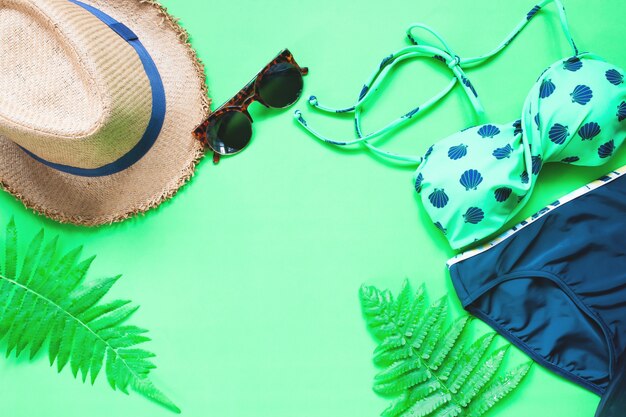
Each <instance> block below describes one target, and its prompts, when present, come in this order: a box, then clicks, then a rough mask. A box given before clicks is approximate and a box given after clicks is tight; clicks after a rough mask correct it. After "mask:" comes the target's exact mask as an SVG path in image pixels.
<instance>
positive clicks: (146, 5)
mask: <svg viewBox="0 0 626 417" xmlns="http://www.w3.org/2000/svg"><path fill="white" fill-rule="evenodd" d="M82 1H83V2H84V3H87V4H89V5H92V6H94V7H96V8H98V9H100V10H101V11H103V12H104V13H106V14H108V15H110V16H111V17H113V18H114V19H116V20H117V21H119V22H122V23H124V24H125V25H126V26H128V27H130V28H131V29H132V30H133V31H134V32H135V33H136V34H137V35H138V37H139V39H140V40H141V42H142V44H143V45H144V46H145V48H146V49H147V50H148V51H149V53H150V55H151V56H152V59H153V60H154V62H155V64H156V66H157V68H158V70H159V73H160V75H161V78H162V81H163V85H164V88H165V94H166V102H167V112H166V116H165V122H164V125H163V128H162V130H161V133H160V135H159V137H158V138H157V140H156V142H155V144H154V145H153V146H152V148H151V149H150V150H149V151H148V153H147V154H146V155H144V156H143V157H142V158H141V159H140V160H139V161H138V162H136V163H135V164H134V165H132V166H131V167H130V168H127V169H126V170H124V171H121V172H119V173H116V174H113V175H109V176H103V177H81V176H76V175H72V174H66V173H63V172H60V171H57V170H55V169H53V168H50V167H47V166H46V165H44V164H42V163H40V162H37V161H35V160H34V159H33V158H31V157H30V156H29V155H27V154H26V152H24V151H23V150H22V149H21V148H20V147H19V146H17V145H16V144H15V143H13V142H12V141H10V140H9V139H7V138H6V137H3V136H2V135H0V185H2V187H3V188H4V189H5V190H7V191H8V192H10V193H11V194H13V195H14V196H16V197H17V198H18V199H20V200H21V201H22V202H23V203H24V204H25V205H26V207H28V208H31V209H33V210H35V211H37V212H39V213H41V214H43V215H45V216H47V217H50V218H52V219H54V220H56V221H59V222H63V223H74V224H79V225H85V226H97V225H102V224H107V223H114V222H119V221H122V220H124V219H126V218H128V217H131V216H133V215H135V214H139V213H143V212H145V211H147V210H149V209H151V208H154V207H156V206H158V205H159V204H161V203H162V202H164V201H165V200H167V199H169V198H171V197H172V196H173V195H174V194H175V193H176V192H177V191H178V189H179V188H180V187H181V186H183V185H184V184H185V183H186V182H187V181H188V180H189V179H190V178H191V176H192V175H193V172H194V170H195V166H196V164H197V162H198V161H199V160H200V159H201V158H202V156H203V155H204V149H203V146H202V144H201V143H200V142H199V141H197V140H196V139H195V138H194V137H193V135H192V131H193V130H194V128H195V127H196V126H198V125H199V124H200V123H201V122H202V120H204V118H206V116H207V115H208V114H209V113H210V100H209V98H208V92H207V87H206V83H205V74H204V67H203V65H202V64H201V62H200V61H199V59H198V57H197V56H196V53H195V51H194V50H193V49H192V48H191V46H190V45H189V43H188V37H187V33H186V32H185V31H184V29H182V28H181V27H180V26H179V25H178V24H177V23H176V21H175V19H174V18H172V17H171V16H170V15H169V14H168V13H167V12H166V10H165V9H164V8H163V7H162V6H160V5H159V4H158V3H156V2H153V1H145V0H144V1H140V0H82Z"/></svg>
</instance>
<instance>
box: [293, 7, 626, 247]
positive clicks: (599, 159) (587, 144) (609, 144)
mask: <svg viewBox="0 0 626 417" xmlns="http://www.w3.org/2000/svg"><path fill="white" fill-rule="evenodd" d="M548 3H555V5H556V6H557V9H558V12H559V18H560V21H561V26H562V29H563V32H564V33H565V36H566V38H567V40H568V42H569V44H570V46H571V48H572V51H573V54H572V56H571V57H569V58H566V59H564V60H559V61H558V62H556V63H554V64H552V65H551V66H550V67H548V68H547V69H546V70H545V71H544V72H543V73H542V74H541V75H540V77H539V79H538V80H537V82H536V83H535V84H534V86H533V87H532V89H531V91H530V92H529V93H528V96H527V98H526V100H525V102H524V106H523V108H522V111H521V113H520V117H519V118H518V120H516V121H514V122H510V123H506V124H496V123H484V121H485V119H484V110H483V107H482V105H481V103H480V100H479V98H478V94H477V92H476V89H475V88H474V86H473V85H472V83H471V82H470V80H469V79H468V78H467V76H466V74H465V72H464V69H466V68H471V67H475V66H477V65H479V64H481V63H483V62H484V61H486V60H488V59H489V58H491V57H493V56H494V55H496V54H497V53H499V52H500V51H502V50H503V49H504V48H505V47H506V46H508V45H509V44H510V43H511V41H512V40H513V39H514V38H515V37H516V36H517V35H518V34H519V33H520V32H521V30H522V29H523V28H524V27H525V26H526V25H527V24H528V22H529V21H530V20H531V19H532V18H533V16H535V15H536V14H537V13H538V12H539V11H540V10H541V9H542V8H543V7H544V6H545V5H546V4H548ZM416 29H421V30H425V31H427V32H429V33H431V34H432V35H433V36H434V37H435V38H436V39H437V40H438V41H439V42H440V43H441V45H442V48H439V47H436V46H433V45H428V44H424V43H423V42H420V43H418V42H417V41H416V38H415V36H414V32H415V30H416ZM407 36H408V38H409V40H410V41H411V42H412V43H413V45H412V46H409V47H406V48H403V49H401V50H400V51H398V52H396V53H395V54H392V55H389V56H388V57H386V58H385V59H384V60H383V61H382V62H381V64H380V66H379V67H378V68H377V69H376V71H375V72H374V74H373V75H372V77H371V78H370V80H369V81H368V82H367V83H366V84H365V85H364V87H363V89H362V91H361V94H360V95H359V99H358V101H357V103H356V104H355V105H354V106H352V107H349V108H344V109H331V108H329V107H324V106H321V105H320V104H319V102H318V100H317V98H316V97H315V96H312V97H311V98H310V99H309V104H311V105H312V106H313V107H315V108H317V109H319V110H322V111H326V112H332V113H346V112H352V113H354V115H355V127H356V129H355V130H356V135H357V136H358V138H357V139H354V140H346V141H337V140H333V139H331V138H328V137H325V136H323V135H321V134H320V133H318V132H317V131H315V130H314V129H313V128H311V126H310V125H309V124H308V123H307V121H306V120H305V119H304V117H303V115H302V113H301V112H300V111H296V113H295V118H296V120H298V122H299V123H300V125H302V126H303V127H304V128H305V129H307V130H308V131H309V132H310V133H311V134H312V135H313V136H314V137H316V138H317V139H319V140H321V141H324V142H326V143H330V144H333V145H338V146H345V145H352V144H362V145H364V146H365V147H367V148H368V149H370V150H371V151H373V152H375V153H377V154H379V155H381V156H384V157H387V158H391V159H394V160H397V161H402V162H405V163H414V164H418V165H419V167H418V169H417V171H416V173H415V176H414V184H415V189H416V191H417V192H418V193H420V195H421V200H422V202H423V207H424V209H425V210H426V211H427V212H428V214H429V216H430V218H431V220H432V221H433V223H434V224H435V226H436V227H437V228H438V229H439V230H440V231H441V232H442V233H443V234H444V235H445V236H446V238H447V239H448V241H449V242H450V245H451V246H452V247H453V248H454V249H459V248H462V247H465V246H468V245H471V244H473V243H474V242H476V241H477V240H480V239H483V238H485V237H487V236H489V235H491V234H493V233H495V232H496V231H498V230H499V229H501V228H502V227H503V226H504V225H505V223H507V222H508V221H509V220H510V219H511V218H512V217H513V216H514V215H515V214H516V213H517V212H518V211H519V210H520V209H521V208H522V207H523V206H524V205H525V204H526V202H527V201H528V199H529V198H530V195H531V192H532V190H533V187H534V186H535V183H536V177H537V175H538V174H539V172H540V170H541V167H542V166H543V164H544V163H548V162H562V163H566V164H573V165H583V166H596V165H600V164H603V163H605V162H606V161H607V160H609V159H610V158H611V156H612V155H613V154H614V153H615V150H616V149H617V148H618V147H619V146H620V145H621V144H622V142H623V141H624V138H625V137H626V123H625V122H624V120H625V119H626V86H625V85H624V70H622V69H620V68H618V67H616V66H615V65H611V64H609V63H607V62H606V61H604V60H603V59H602V58H600V57H598V56H596V55H594V54H591V53H587V52H579V51H578V49H577V47H576V45H575V43H574V41H573V40H572V37H571V35H570V31H569V28H568V24H567V20H566V17H565V10H564V8H563V5H562V4H561V2H560V1H559V0H544V1H542V2H541V3H539V4H538V5H536V6H534V7H533V8H532V9H531V10H530V11H529V12H528V14H527V15H526V17H525V18H524V19H523V20H522V21H521V22H520V23H519V24H518V25H517V27H516V28H515V29H514V30H513V31H512V32H511V34H510V35H509V36H508V37H507V38H506V39H505V40H504V41H503V42H502V43H501V44H500V45H499V46H498V47H496V48H495V49H494V50H493V51H491V52H490V53H488V54H487V55H483V56H479V57H473V58H461V57H459V56H458V55H457V54H455V53H454V51H453V50H452V48H450V46H449V45H448V44H447V43H446V42H445V41H444V40H443V38H442V37H441V36H439V35H438V34H437V33H436V32H435V31H433V30H432V29H430V28H428V27H427V26H425V25H422V24H416V25H413V26H411V27H410V28H409V30H408V31H407ZM418 57H432V58H434V59H436V60H439V61H441V62H443V63H445V64H446V65H447V66H448V68H450V70H451V71H452V73H453V74H454V77H453V78H452V79H451V81H450V83H449V84H448V85H447V86H446V87H445V88H444V89H443V90H442V91H441V92H440V93H439V94H437V95H436V96H435V97H433V98H431V99H430V100H428V101H427V102H425V103H424V104H422V105H421V106H419V107H417V108H415V109H413V110H411V111H409V112H408V113H407V114H405V115H403V116H402V117H400V118H398V119H397V120H395V121H393V122H392V123H390V124H389V125H387V126H386V127H384V128H383V129H381V130H379V131H377V132H374V133H370V134H367V135H365V134H363V131H362V129H361V117H360V116H361V111H362V107H363V105H364V103H365V102H366V101H367V100H368V98H369V97H371V93H372V92H373V91H374V90H375V89H376V87H377V86H378V85H379V84H380V82H381V81H382V79H383V78H384V76H385V75H386V74H388V72H389V71H390V70H391V69H392V68H393V67H394V66H395V65H397V64H398V63H400V62H402V61H405V60H407V59H411V58H418ZM457 83H458V84H460V85H461V86H462V88H463V91H464V92H465V93H466V95H467V97H468V99H469V101H470V103H471V104H472V107H473V108H474V111H475V112H476V114H477V116H478V119H479V120H480V121H482V122H483V124H481V125H478V126H475V127H471V128H468V129H465V130H463V131H461V132H458V133H455V134H453V135H451V136H449V137H447V138H445V139H443V140H441V141H439V142H437V143H436V144H434V145H433V146H431V147H430V148H429V149H428V150H427V152H426V153H425V154H424V155H423V156H422V157H412V156H405V155H398V154H395V153H392V152H388V151H385V150H382V149H379V148H377V147H375V146H374V145H372V144H371V143H370V142H369V141H370V140H371V139H373V138H376V137H379V136H381V135H383V134H385V133H387V132H389V131H391V130H393V129H394V128H396V127H398V126H400V125H403V124H405V123H407V122H409V121H410V120H412V119H415V118H417V117H418V116H419V115H420V114H421V113H423V112H424V111H425V110H427V109H428V108H429V107H431V106H433V105H434V104H436V103H437V102H438V101H440V100H441V99H442V98H443V97H444V96H446V95H447V94H448V93H449V92H450V91H451V89H452V88H453V87H454V86H455V85H456V84H457Z"/></svg>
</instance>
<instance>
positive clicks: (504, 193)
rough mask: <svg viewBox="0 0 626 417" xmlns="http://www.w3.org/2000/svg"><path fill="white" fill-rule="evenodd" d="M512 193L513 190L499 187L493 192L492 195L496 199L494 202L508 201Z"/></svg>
mask: <svg viewBox="0 0 626 417" xmlns="http://www.w3.org/2000/svg"><path fill="white" fill-rule="evenodd" d="M512 192H513V190H512V189H510V188H509V187H500V188H498V189H497V190H496V191H494V193H493V194H494V196H495V197H496V201H497V202H498V203H504V202H505V201H506V200H508V199H509V197H510V196H511V193H512Z"/></svg>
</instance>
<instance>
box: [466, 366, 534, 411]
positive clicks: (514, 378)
mask: <svg viewBox="0 0 626 417" xmlns="http://www.w3.org/2000/svg"><path fill="white" fill-rule="evenodd" d="M531 366H532V362H527V363H524V364H522V365H520V366H518V367H517V368H515V369H513V370H511V371H509V372H507V373H506V374H505V375H504V376H503V377H500V378H498V379H497V380H496V381H494V382H492V383H491V384H489V385H488V386H487V387H486V388H485V389H484V390H483V391H482V392H481V393H480V394H479V395H478V397H476V399H475V401H474V402H473V403H472V405H471V406H470V407H469V408H468V410H467V413H466V415H467V417H480V416H482V415H484V414H485V413H486V412H487V411H488V410H489V409H490V408H491V407H493V406H494V405H496V403H497V402H498V401H500V400H501V399H503V398H504V397H506V396H507V395H509V394H510V393H511V391H513V390H514V389H515V388H516V387H517V386H518V385H519V383H520V382H521V381H522V379H524V377H525V376H526V374H527V373H528V371H529V370H530V367H531Z"/></svg>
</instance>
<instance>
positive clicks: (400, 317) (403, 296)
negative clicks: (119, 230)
mask: <svg viewBox="0 0 626 417" xmlns="http://www.w3.org/2000/svg"><path fill="white" fill-rule="evenodd" d="M412 301H413V289H412V288H411V284H410V283H409V280H408V279H405V280H404V282H403V283H402V289H401V290H400V294H399V295H398V298H397V299H396V302H395V303H393V306H392V308H391V317H392V320H393V321H395V322H396V324H397V326H398V327H399V328H402V327H403V326H404V325H405V323H406V321H407V318H408V316H409V315H410V314H411V310H410V308H409V307H410V306H411V303H412Z"/></svg>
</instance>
